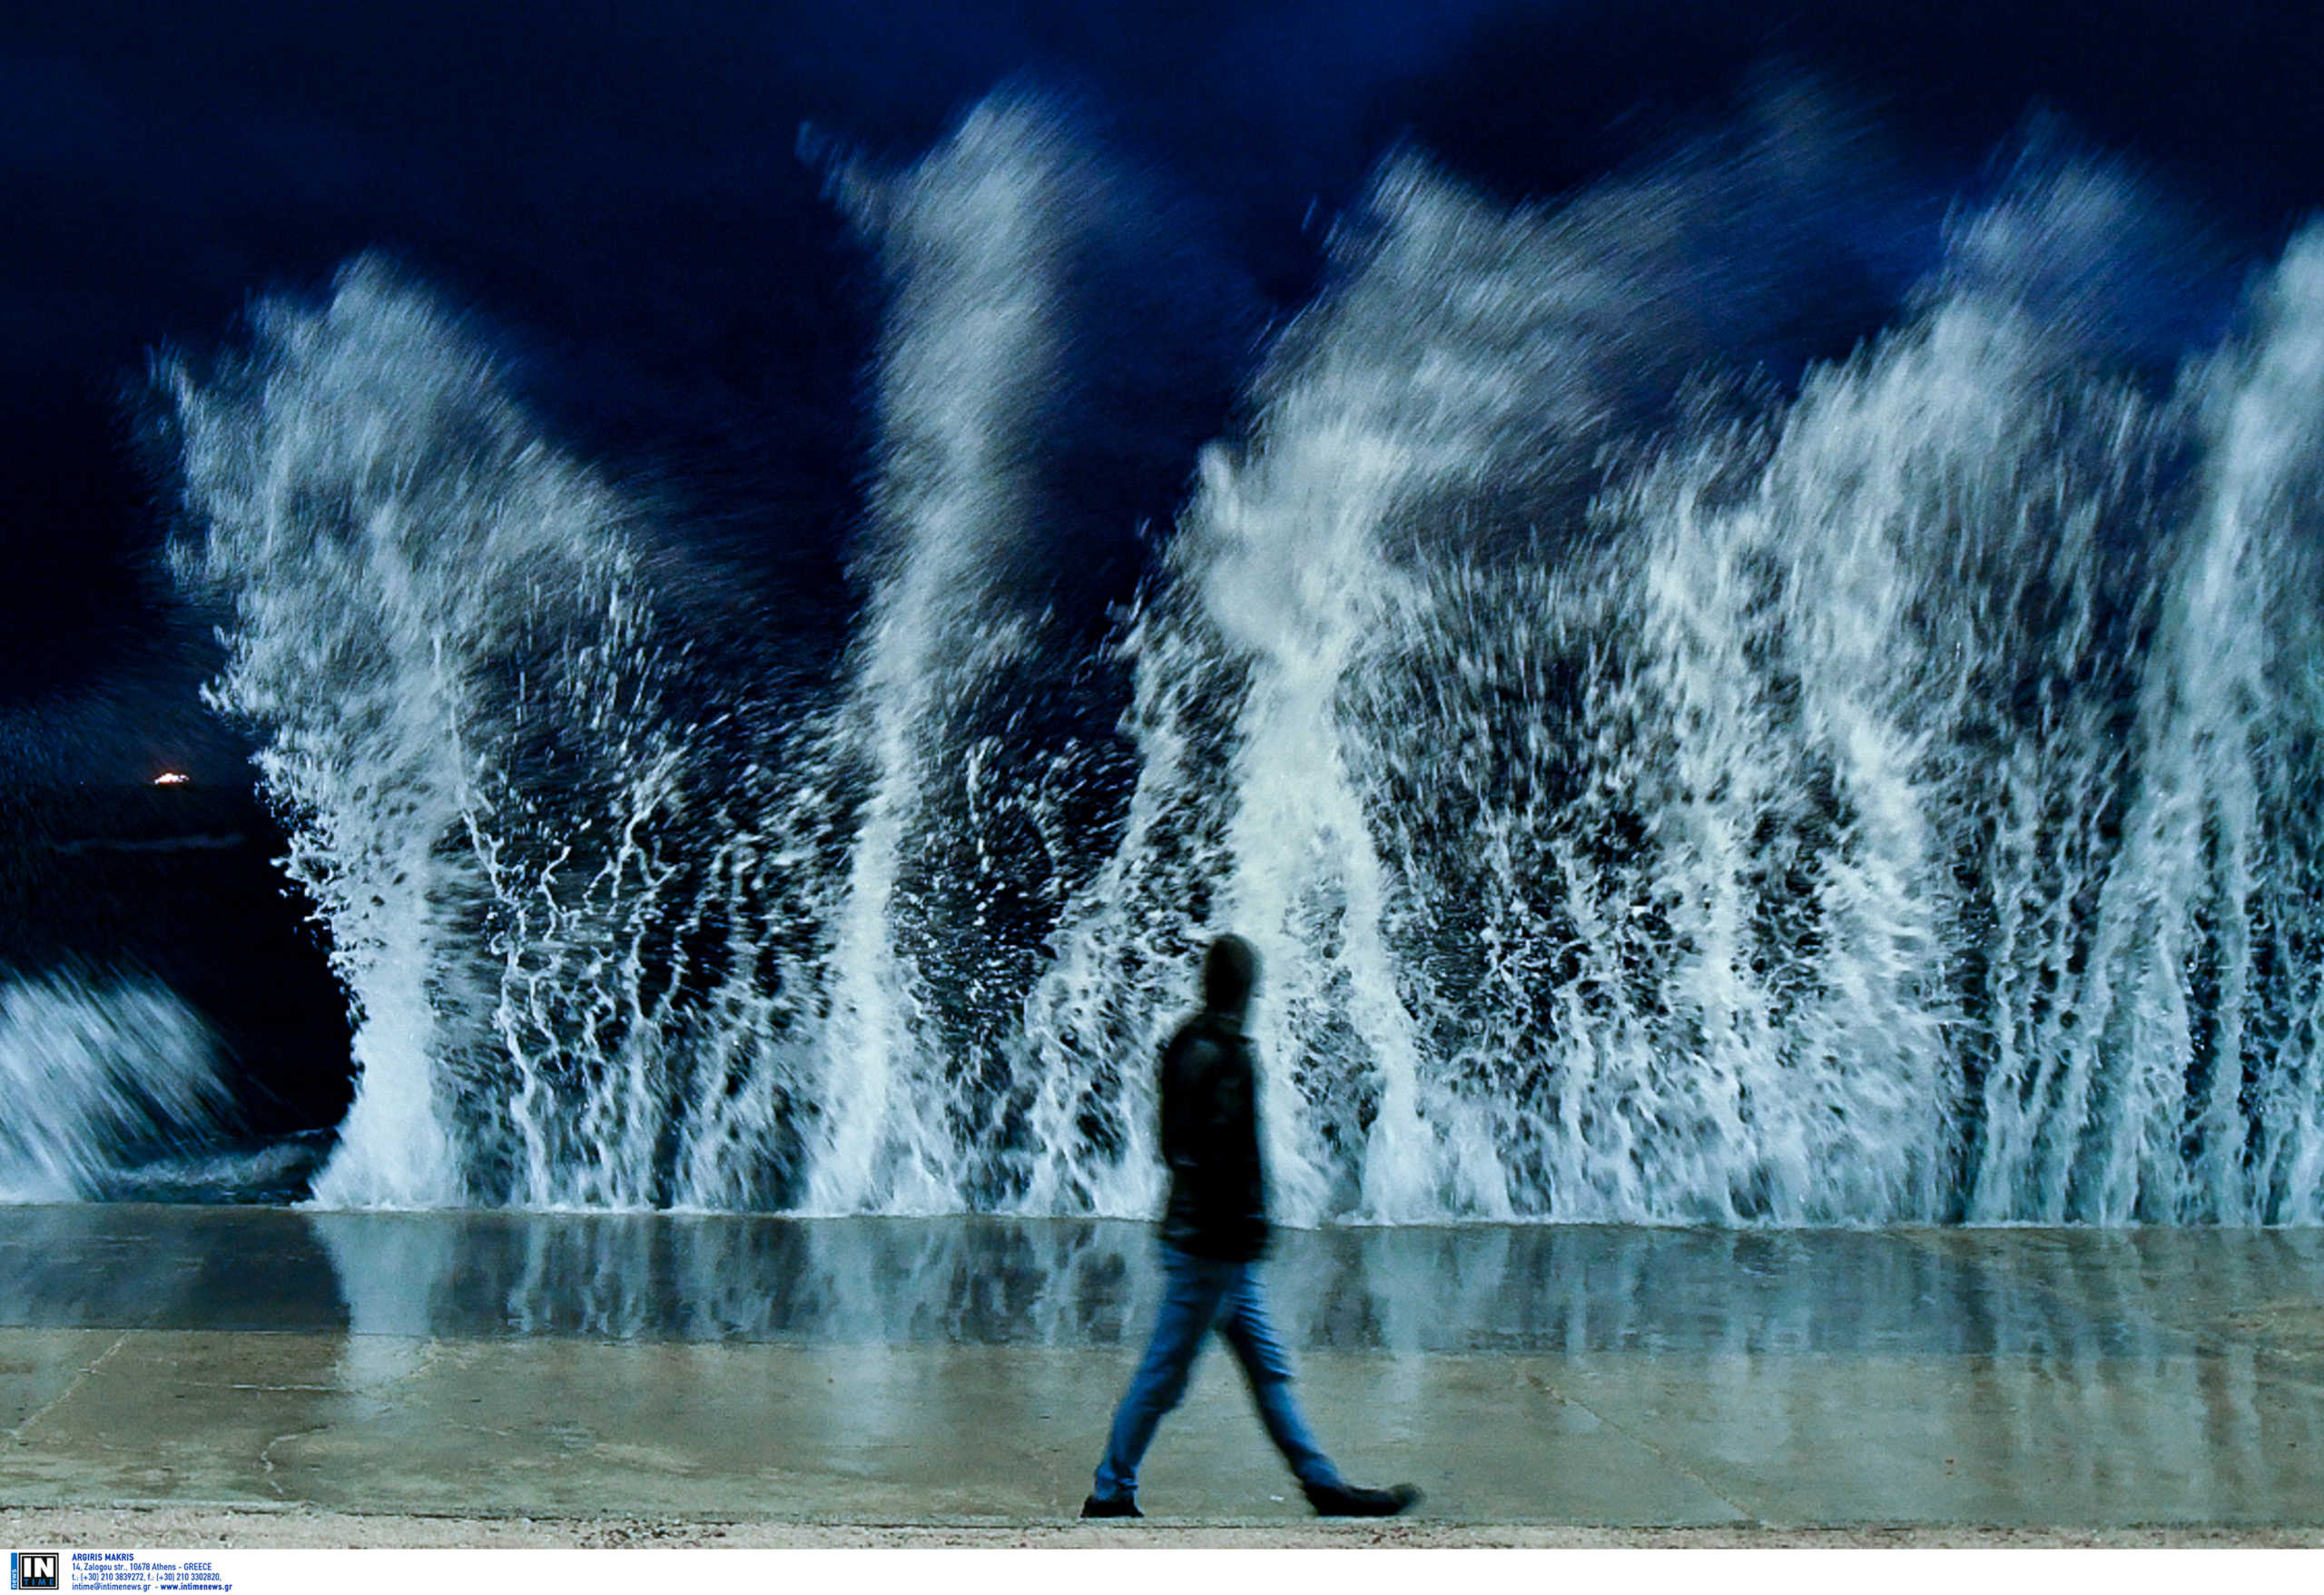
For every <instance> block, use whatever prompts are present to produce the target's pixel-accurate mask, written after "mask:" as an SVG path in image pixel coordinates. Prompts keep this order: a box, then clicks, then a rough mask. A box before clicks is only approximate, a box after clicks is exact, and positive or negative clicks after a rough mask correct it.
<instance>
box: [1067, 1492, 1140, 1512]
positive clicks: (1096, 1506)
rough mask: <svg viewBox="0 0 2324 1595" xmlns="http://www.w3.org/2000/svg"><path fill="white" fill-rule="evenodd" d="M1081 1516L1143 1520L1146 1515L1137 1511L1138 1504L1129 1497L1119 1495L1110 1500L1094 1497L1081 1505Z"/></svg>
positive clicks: (1103, 1497)
mask: <svg viewBox="0 0 2324 1595" xmlns="http://www.w3.org/2000/svg"><path fill="white" fill-rule="evenodd" d="M1081 1515H1082V1516H1083V1517H1085V1518H1142V1517H1144V1516H1145V1515H1146V1514H1145V1513H1144V1512H1142V1511H1138V1510H1137V1501H1135V1500H1133V1499H1132V1498H1131V1497H1129V1496H1127V1495H1118V1496H1114V1497H1112V1498H1111V1499H1108V1498H1107V1497H1105V1496H1102V1495H1093V1496H1091V1497H1090V1498H1089V1499H1088V1500H1087V1501H1083V1502H1082V1503H1081Z"/></svg>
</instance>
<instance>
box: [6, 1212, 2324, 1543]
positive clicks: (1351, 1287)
mask: <svg viewBox="0 0 2324 1595" xmlns="http://www.w3.org/2000/svg"><path fill="white" fill-rule="evenodd" d="M1152 1247H1153V1236H1152V1231H1151V1229H1150V1228H1148V1227H1147V1226H1141V1225H1134V1224H1120V1223H1099V1222H1085V1223H1074V1222H1064V1221H1055V1220H1040V1221H1024V1222H1019V1221H1013V1220H1009V1219H1000V1218H948V1219H925V1220H912V1219H860V1220H858V1219H841V1220H791V1219H780V1218H737V1217H724V1216H721V1217H692V1216H645V1215H639V1216H569V1215H568V1216H547V1215H523V1214H507V1213H438V1214H388V1213H305V1212H288V1211H281V1210H265V1209H252V1208H199V1207H135V1206H95V1205H92V1206H70V1207H18V1208H7V1209H0V1412H5V1413H6V1414H7V1423H8V1435H9V1445H10V1451H9V1452H8V1455H9V1457H10V1466H11V1470H12V1472H11V1478H12V1480H13V1484H12V1487H11V1488H12V1491H13V1495H12V1497H11V1498H12V1499H14V1500H15V1501H20V1502H28V1503H42V1502H45V1503H50V1504H73V1503H85V1502H90V1501H209V1502H221V1501H249V1502H287V1501H302V1502H306V1503H309V1504H312V1505H318V1506H324V1507H330V1508H333V1509H336V1510H353V1511H389V1510H399V1511H459V1512H486V1513H511V1514H528V1513H542V1512H551V1513H555V1512H574V1513H602V1512H607V1511H617V1512H625V1513H636V1512H665V1513H673V1514H679V1515H694V1516H712V1517H750V1516H757V1515H772V1516H777V1517H792V1518H809V1519H825V1520H837V1521H880V1522H902V1521H936V1520H944V1519H953V1518H959V1519H970V1520H979V1521H982V1520H988V1519H1000V1520H1004V1521H1030V1520H1035V1519H1040V1518H1044V1517H1061V1516H1065V1515H1069V1514H1070V1512H1071V1511H1072V1510H1073V1508H1074V1506H1075V1505H1076V1503H1078V1501H1079V1499H1080V1496H1081V1493H1082V1492H1083V1491H1085V1490H1086V1489H1087V1488H1088V1470H1089V1468H1090V1466H1091V1465H1092V1462H1093V1461H1094V1459H1095V1457H1096V1454H1097V1452H1098V1447H1099V1446H1100V1445H1101V1444H1102V1442H1103V1435H1104V1429H1105V1424H1106V1421H1107V1415H1108V1413H1109V1412H1110V1410H1111V1405H1112V1403H1113V1401H1114V1400H1115V1398H1116V1397H1118V1394H1119V1393H1120V1390H1121V1386H1122V1382H1123V1380H1124V1378H1125V1377H1126V1375H1127V1373H1128V1364H1129V1362H1130V1361H1131V1359H1133V1358H1134V1357H1135V1355H1136V1350H1137V1346H1136V1343H1137V1338H1138V1336H1140V1335H1141V1334H1143V1332H1144V1330H1145V1327H1146V1324H1147V1321H1148V1318H1149V1315H1150V1314H1151V1313H1152V1310H1153V1307H1154V1303H1155V1295H1156V1288H1157V1275H1158V1270H1157V1266H1156V1263H1155V1258H1154V1255H1153V1249H1152ZM1273 1285H1274V1293H1275V1304H1276V1307H1277V1312H1278V1315H1279V1317H1280V1318H1281V1320H1282V1322H1283V1324H1284V1327H1285V1330H1286V1331H1287V1334H1288V1337H1289V1338H1290V1339H1291V1340H1292V1341H1293V1342H1294V1344H1295V1345H1297V1346H1298V1347H1299V1348H1301V1376H1300V1377H1301V1388H1302V1391H1303V1394H1304V1396H1305V1400H1306V1402H1307V1403H1308V1406H1309V1411H1310V1413H1311V1414H1312V1416H1313V1418H1314V1420H1315V1423H1316V1426H1317V1428H1318V1431H1319V1433H1323V1434H1324V1436H1325V1439H1326V1442H1327V1443H1328V1444H1330V1445H1331V1446H1332V1448H1333V1449H1334V1452H1337V1453H1341V1454H1342V1455H1343V1459H1344V1461H1346V1462H1349V1464H1350V1465H1352V1466H1355V1467H1357V1468H1358V1469H1359V1470H1360V1471H1362V1472H1365V1473H1366V1474H1367V1475H1369V1474H1375V1473H1376V1474H1377V1475H1378V1476H1380V1477H1384V1478H1385V1477H1394V1478H1411V1479H1414V1480H1416V1481H1418V1482H1420V1483H1421V1484H1423V1486H1424V1487H1425V1488H1426V1489H1427V1490H1428V1491H1429V1492H1430V1495H1431V1502H1432V1504H1431V1507H1430V1509H1429V1510H1430V1511H1431V1512H1432V1514H1433V1515H1439V1516H1445V1517H1452V1518H1454V1519H1460V1520H1465V1521H1479V1522H1504V1521H1506V1522H1515V1521H1559V1522H1570V1523H1600V1524H1624V1523H1631V1524H1647V1523H1653V1524H1686V1523H1698V1524H1708V1523H1734V1522H1743V1521H1757V1522H1759V1523H1765V1524H1777V1525H1780V1524H1787V1523H1791V1524H1797V1523H1905V1522H1918V1523H1973V1524H1992V1525H2025V1524H2035V1525H2038V1524H2053V1525H2103V1524H2152V1523H2257V1524H2290V1523H2312V1522H2317V1521H2324V1236H2319V1235H2318V1234H2317V1233H2314V1232H2309V1231H2192V1230H2126V1231H2058V1230H2007V1231H1959V1230H1952V1231H1939V1230H1920V1231H1877V1232H1783V1233H1737V1232H1731V1231H1717V1232H1713V1231H1690V1230H1656V1229H1617V1228H1581V1227H1568V1228H1554V1227H1492V1226H1473V1227H1466V1228H1445V1229H1420V1228H1406V1229H1335V1230H1323V1231H1312V1232H1302V1233H1295V1234H1291V1235H1287V1236H1285V1237H1284V1238H1283V1241H1282V1244H1281V1245H1280V1247H1279V1250H1278V1253H1277V1255H1276V1257H1275V1262H1274V1264H1273ZM1228 1361H1229V1360H1228V1359H1226V1358H1221V1357H1212V1358H1210V1359H1209V1360H1208V1361H1207V1362H1206V1364H1205V1365H1204V1367H1203V1369H1202V1370H1201V1371H1200V1372H1199V1373H1198V1374H1197V1376H1196V1381H1195V1384H1194V1388H1193V1391H1192V1393H1191V1394H1190V1395H1189V1398H1188V1400H1187V1405H1186V1407H1185V1408H1184V1409H1183V1410H1182V1411H1180V1412H1179V1413H1175V1414H1173V1416H1172V1418H1171V1419H1170V1422H1169V1424H1168V1426H1167V1430H1166V1433H1165V1434H1164V1436H1163V1441H1162V1442H1161V1443H1160V1444H1158V1445H1157V1449H1156V1452H1155V1453H1154V1455H1153V1457H1152V1459H1151V1461H1150V1464H1149V1467H1148V1469H1147V1478H1146V1497H1147V1508H1148V1510H1149V1511H1155V1512H1157V1513H1159V1514H1162V1515H1167V1516H1176V1517H1179V1518H1182V1519H1183V1518H1187V1517H1193V1518H1198V1519H1204V1520H1217V1519H1221V1518H1226V1519H1236V1518H1246V1517H1253V1516H1256V1517H1257V1518H1260V1519H1265V1518H1268V1517H1271V1516H1272V1517H1295V1516H1298V1515H1300V1514H1301V1513H1302V1512H1303V1511H1304V1508H1303V1507H1302V1505H1301V1503H1300V1502H1299V1501H1298V1500H1297V1497H1296V1492H1290V1491H1287V1485H1286V1482H1285V1478H1284V1476H1283V1473H1282V1470H1281V1465H1280V1463H1279V1462H1277V1460H1276V1459H1275V1456H1274V1454H1273V1452H1271V1451H1270V1450H1269V1449H1268V1448H1267V1446H1266V1444H1265V1441H1264V1439H1263V1438H1262V1437H1261V1436H1260V1434H1259V1432H1258V1428H1257V1425H1256V1423H1255V1422H1254V1421H1253V1419H1252V1417H1251V1414H1250V1412H1249V1407H1248V1402H1247V1400H1246V1397H1245V1395H1244V1393H1243V1392H1242V1390H1241V1388H1240V1382H1239V1381H1238V1380H1236V1378H1235V1376H1234V1374H1233V1373H1232V1372H1231V1369H1230V1368H1229V1367H1228V1365H1227V1364H1228Z"/></svg>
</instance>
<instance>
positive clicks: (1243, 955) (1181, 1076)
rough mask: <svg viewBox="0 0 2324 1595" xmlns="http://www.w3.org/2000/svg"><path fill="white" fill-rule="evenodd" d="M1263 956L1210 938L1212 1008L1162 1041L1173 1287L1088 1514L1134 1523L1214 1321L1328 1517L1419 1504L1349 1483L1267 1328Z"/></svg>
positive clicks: (1245, 945)
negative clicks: (1165, 1427) (1155, 1445)
mask: <svg viewBox="0 0 2324 1595" xmlns="http://www.w3.org/2000/svg"><path fill="white" fill-rule="evenodd" d="M1258 962H1259V960H1258V955H1257V954H1256V952H1254V951H1253V950H1252V948H1251V944H1250V943H1249V942H1247V941H1246V940H1243V939H1242V938H1241V937H1239V936H1221V937H1219V938H1218V939H1217V940H1215V941H1213V942H1212V943H1211V944H1210V948H1209V950H1208V951H1207V952H1206V954H1205V955H1204V958H1203V967H1202V992H1203V1006H1202V1011H1201V1012H1200V1013H1198V1014H1196V1016H1195V1017H1194V1018H1193V1019H1188V1020H1187V1022H1186V1023H1185V1024H1184V1025H1181V1026H1180V1027H1179V1028H1178V1031H1177V1034H1176V1035H1175V1036H1173V1037H1171V1039H1170V1042H1169V1045H1168V1046H1167V1047H1165V1048H1164V1049H1162V1157H1163V1160H1164V1161H1165V1162H1167V1164H1168V1165H1169V1166H1170V1199H1169V1204H1168V1206H1167V1207H1165V1209H1164V1210H1163V1216H1162V1247H1161V1250H1162V1271H1163V1274H1164V1276H1165V1280H1166V1284H1165V1286H1164V1291H1163V1297H1162V1310H1161V1313H1160V1314H1159V1315H1158V1316H1157V1318H1156V1320H1155V1324H1154V1337H1153V1339H1152V1340H1151V1341H1149V1342H1148V1343H1147V1347H1146V1355H1145V1358H1144V1360H1143V1361H1141V1362H1140V1363H1139V1364H1138V1367H1137V1373H1136V1374H1135V1375H1133V1376H1132V1377H1131V1379H1130V1383H1129V1391H1128V1393H1127V1394H1125V1395H1124V1396H1123V1397H1122V1402H1121V1405H1120V1407H1119V1408H1118V1409H1117V1410H1116V1412H1115V1413H1114V1426H1113V1433H1112V1437H1111V1438H1110V1439H1109V1440H1108V1442H1107V1445H1106V1458H1105V1461H1104V1462H1100V1463H1099V1464H1098V1478H1097V1483H1096V1485H1095V1487H1094V1488H1093V1489H1092V1490H1091V1491H1090V1492H1089V1499H1088V1500H1087V1501H1083V1502H1082V1503H1081V1515H1082V1516H1083V1517H1085V1518H1135V1517H1143V1516H1144V1515H1145V1514H1144V1513H1143V1512H1141V1511H1138V1510H1137V1467H1138V1463H1139V1462H1140V1461H1141V1460H1142V1459H1143V1458H1144V1457H1145V1455H1146V1448H1147V1445H1148V1444H1149V1443H1150V1442H1152V1441H1153V1439H1154V1431H1155V1429H1156V1428H1157V1426H1158V1425H1159V1424H1160V1423H1161V1422H1162V1418H1163V1414H1165V1413H1167V1412H1169V1410H1170V1409H1171V1408H1173V1407H1175V1406H1177V1404H1178V1401H1179V1398H1180V1397H1181V1396H1183V1395H1185V1394H1186V1391H1187V1378H1188V1377H1189V1376H1190V1375H1191V1374H1192V1373H1193V1372H1194V1365H1195V1359H1196V1356H1198V1355H1199V1354H1201V1352H1202V1347H1203V1342H1204V1341H1205V1339H1206V1338H1207V1337H1208V1335H1209V1334H1210V1332H1211V1331H1212V1330H1214V1329H1216V1331H1217V1332H1218V1333H1219V1334H1222V1335H1224V1336H1225V1337H1226V1344H1228V1345H1230V1346H1232V1347H1233V1348H1234V1351H1235V1355H1236V1359H1237V1360H1238V1361H1240V1362H1241V1364H1243V1376H1244V1378H1245V1379H1246V1380H1247V1381H1248V1382H1249V1383H1250V1386H1251V1399H1252V1401H1253V1402H1254V1403H1256V1405H1257V1407H1258V1410H1259V1418H1260V1421H1261V1422H1263V1423H1265V1425H1266V1430H1267V1435H1268V1437H1269V1438H1270V1439H1272V1440H1273V1441H1274V1442H1275V1449H1276V1450H1278V1451H1280V1452H1283V1460H1284V1461H1285V1462H1288V1463H1290V1464H1291V1471H1292V1472H1293V1474H1294V1475H1295V1477H1296V1478H1297V1479H1298V1481H1299V1487H1300V1489H1301V1490H1302V1491H1304V1492H1305V1493H1306V1496H1307V1501H1308V1504H1309V1505H1311V1506H1313V1507H1314V1508H1315V1511H1317V1512H1318V1513H1319V1514H1320V1515H1322V1516H1324V1517H1382V1518H1384V1517H1393V1516H1394V1515H1395V1514H1396V1513H1398V1512H1400V1511H1404V1510H1405V1509H1406V1508H1407V1507H1410V1506H1412V1505H1413V1504H1414V1503H1416V1502H1417V1501H1419V1500H1420V1491H1419V1490H1418V1489H1416V1488H1415V1487H1413V1485H1410V1484H1399V1485H1397V1486H1395V1487H1394V1488H1393V1489H1390V1490H1368V1489H1364V1488H1361V1487H1358V1486H1355V1485H1352V1484H1350V1483H1348V1482H1346V1481H1345V1480H1344V1479H1342V1478H1341V1477H1340V1475H1339V1470H1338V1469H1336V1468H1334V1466H1333V1465H1332V1460H1331V1458H1329V1457H1327V1456H1325V1455H1324V1451H1323V1448H1322V1447H1321V1446H1319V1445H1317V1444H1316V1443H1315V1436H1314V1435H1313V1434H1312V1433H1309V1432H1308V1429H1307V1421H1306V1419H1305V1417H1303V1416H1302V1415H1301V1413H1300V1411H1299V1402H1298V1399H1297V1398H1296V1397H1295V1395H1294V1394H1293V1393H1292V1389H1291V1359H1290V1357H1289V1356H1288V1355H1287V1354H1285V1351H1284V1349H1283V1344H1282V1343H1281V1342H1280V1341H1278V1340H1277V1339H1276V1338H1275V1328H1274V1326H1273V1325H1272V1324H1269V1323H1268V1322H1267V1311H1266V1298H1265V1295H1264V1293H1263V1292H1262V1291H1261V1290H1260V1287H1259V1259H1260V1258H1261V1257H1262V1256H1264V1255H1265V1253H1266V1249H1267V1234H1268V1231H1267V1217H1266V1176H1265V1169H1264V1168H1263V1167H1261V1164H1260V1161H1259V1081H1258V1069H1257V1066H1256V1063H1255V1062H1254V1061H1253V1058H1252V1056H1251V1043H1250V1039H1249V1038H1248V1037H1246V1035H1245V1034H1244V1033H1243V1025H1244V1020H1245V1019H1246V1017H1247V1015H1248V1013H1249V1010H1250V1004H1251V992H1252V989H1253V988H1254V987H1255V986H1256V984H1257V982H1258Z"/></svg>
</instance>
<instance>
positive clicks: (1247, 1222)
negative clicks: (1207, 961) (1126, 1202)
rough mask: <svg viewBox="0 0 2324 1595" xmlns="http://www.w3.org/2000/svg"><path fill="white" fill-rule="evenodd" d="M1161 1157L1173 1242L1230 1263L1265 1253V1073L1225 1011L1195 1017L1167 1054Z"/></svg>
mask: <svg viewBox="0 0 2324 1595" xmlns="http://www.w3.org/2000/svg"><path fill="white" fill-rule="evenodd" d="M1162 1157H1163V1160H1164V1161H1165V1162H1167V1164H1168V1165H1169V1166H1170V1199H1169V1203H1168V1205H1167V1206H1165V1207H1164V1209H1163V1213H1162V1239H1163V1240H1164V1242H1165V1243H1167V1245H1172V1246H1176V1247H1177V1249H1178V1250H1180V1251H1182V1252H1186V1253H1188V1254H1190V1255H1194V1256H1196V1257H1209V1258H1214V1259H1216V1260H1218V1261H1222V1262H1229V1263H1249V1262H1255V1261H1256V1260H1257V1259H1258V1258H1260V1257H1262V1256H1264V1255H1265V1254H1266V1249H1267V1238H1268V1226H1267V1214H1266V1206H1267V1203H1266V1175H1265V1168H1264V1167H1263V1166H1262V1165H1261V1163H1260V1161H1259V1076H1258V1068H1257V1065H1256V1062H1255V1061H1254V1059H1253V1057H1252V1053H1251V1042H1250V1039H1249V1038H1248V1037H1246V1036H1245V1035H1244V1034H1243V1032H1242V1030H1241V1029H1240V1028H1239V1027H1238V1026H1237V1025H1236V1024H1235V1022H1234V1021H1233V1019H1230V1018H1228V1017H1226V1016H1224V1015H1221V1014H1219V1013H1217V1012H1216V1011H1213V1010H1210V1009H1206V1010H1205V1011H1203V1012H1202V1013H1199V1014H1196V1016H1195V1017H1194V1018H1193V1019H1189V1020H1187V1022H1186V1023H1185V1024H1184V1025H1182V1026H1180V1027H1179V1028H1178V1032H1177V1035H1175V1036H1173V1037H1171V1038H1170V1040H1169V1044H1168V1045H1167V1046H1166V1047H1164V1048H1163V1049H1162Z"/></svg>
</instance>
